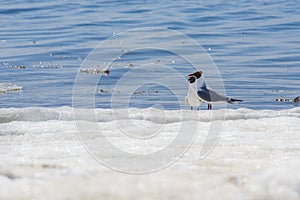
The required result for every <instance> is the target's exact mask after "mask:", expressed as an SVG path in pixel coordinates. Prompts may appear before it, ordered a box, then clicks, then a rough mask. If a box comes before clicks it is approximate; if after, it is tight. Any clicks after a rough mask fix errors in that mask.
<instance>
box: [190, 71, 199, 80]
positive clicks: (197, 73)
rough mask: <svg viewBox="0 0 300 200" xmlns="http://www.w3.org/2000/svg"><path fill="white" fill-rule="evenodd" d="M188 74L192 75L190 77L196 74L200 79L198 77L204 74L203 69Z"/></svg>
mask: <svg viewBox="0 0 300 200" xmlns="http://www.w3.org/2000/svg"><path fill="white" fill-rule="evenodd" d="M188 76H190V77H193V76H195V77H196V78H197V79H198V78H200V77H201V76H202V71H197V72H194V73H192V74H189V75H188Z"/></svg>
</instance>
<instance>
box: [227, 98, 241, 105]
mask: <svg viewBox="0 0 300 200" xmlns="http://www.w3.org/2000/svg"><path fill="white" fill-rule="evenodd" d="M227 102H228V103H231V104H233V103H235V102H243V100H240V99H233V98H228V99H227Z"/></svg>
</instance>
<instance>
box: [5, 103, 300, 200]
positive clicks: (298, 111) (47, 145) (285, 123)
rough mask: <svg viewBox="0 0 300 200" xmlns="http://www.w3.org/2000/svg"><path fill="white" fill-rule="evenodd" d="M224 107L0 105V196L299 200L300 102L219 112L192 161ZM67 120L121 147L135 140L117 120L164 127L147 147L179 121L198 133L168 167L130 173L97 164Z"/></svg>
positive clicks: (162, 138)
mask: <svg viewBox="0 0 300 200" xmlns="http://www.w3.org/2000/svg"><path fill="white" fill-rule="evenodd" d="M77 111H78V110H77ZM223 111H224V110H214V111H211V112H210V111H205V110H201V111H189V110H182V111H180V110H168V111H162V110H158V109H154V108H149V109H134V108H131V109H124V110H111V109H95V112H94V111H91V110H88V109H86V110H85V109H82V110H80V112H76V113H77V114H76V115H74V113H73V112H72V108H69V107H60V108H7V109H0V138H1V145H0V155H1V157H0V160H1V162H0V184H1V187H0V199H183V198H184V199H283V198H286V199H299V198H300V172H299V167H300V160H299V157H300V136H299V133H300V108H299V107H296V108H293V109H289V110H282V111H270V110H263V111H255V110H248V109H238V110H226V111H225V120H224V124H223V127H222V129H221V133H220V137H219V140H218V142H217V144H216V146H215V148H214V149H213V150H212V152H211V153H210V154H209V155H208V156H207V157H206V158H204V159H199V153H200V150H201V148H202V146H203V143H204V141H205V138H206V137H207V132H208V129H209V127H210V125H211V123H212V122H213V121H218V120H222V119H223V118H224V116H223V115H222V113H223ZM91 112H92V113H94V114H95V116H96V118H95V119H96V120H90V118H89V115H90V114H91ZM78 113H79V114H78ZM212 113H213V114H212ZM116 116H117V117H116ZM74 120H78V121H86V123H90V124H97V125H98V126H99V127H101V128H102V129H103V130H104V131H105V133H106V136H107V137H111V139H112V140H111V141H113V142H116V144H118V145H121V146H122V147H126V148H127V149H126V150H128V151H135V150H137V149H136V148H138V147H137V146H138V145H136V144H134V143H132V144H131V143H130V144H127V146H126V144H125V141H123V140H122V138H121V137H120V134H119V133H121V131H120V127H118V126H117V125H116V123H117V122H124V123H121V124H122V125H123V126H124V124H126V123H127V122H128V124H130V123H129V122H131V123H132V124H136V125H137V126H140V127H143V126H145V127H147V126H151V127H157V126H163V128H162V129H159V130H161V132H160V136H159V137H160V140H158V141H155V142H153V143H151V144H152V146H149V148H146V149H148V150H149V151H153V150H155V149H159V148H161V147H162V146H163V145H164V144H165V143H164V142H166V141H168V140H171V139H172V137H173V135H174V134H176V131H177V129H178V126H180V125H182V124H183V125H184V126H194V125H195V124H197V129H199V130H201V131H199V133H198V134H197V138H196V139H195V141H194V143H193V145H192V146H191V148H190V149H189V150H188V151H187V152H186V153H185V154H184V155H183V156H182V157H181V158H180V159H179V160H177V161H176V162H175V163H174V164H173V165H171V166H170V167H167V168H165V169H162V170H159V171H157V172H153V173H148V174H142V175H134V174H128V173H120V172H116V171H114V170H112V169H109V168H107V167H104V166H103V165H101V164H100V163H99V162H97V161H96V160H95V159H94V158H93V156H91V155H90V154H89V153H88V151H87V149H86V148H85V147H84V145H83V144H82V143H81V142H80V139H79V137H78V135H77V131H78V130H77V128H76V121H74ZM125 128H128V129H129V130H130V127H125ZM186 131H187V132H188V131H189V130H186ZM178 148H182V147H181V146H178Z"/></svg>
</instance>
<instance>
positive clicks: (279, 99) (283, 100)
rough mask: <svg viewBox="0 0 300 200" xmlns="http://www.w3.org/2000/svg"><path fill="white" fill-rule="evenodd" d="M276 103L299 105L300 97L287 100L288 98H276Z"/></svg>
mask: <svg viewBox="0 0 300 200" xmlns="http://www.w3.org/2000/svg"><path fill="white" fill-rule="evenodd" d="M275 101H278V102H293V103H299V101H300V96H297V97H295V98H294V99H290V98H286V97H282V96H281V97H276V98H275Z"/></svg>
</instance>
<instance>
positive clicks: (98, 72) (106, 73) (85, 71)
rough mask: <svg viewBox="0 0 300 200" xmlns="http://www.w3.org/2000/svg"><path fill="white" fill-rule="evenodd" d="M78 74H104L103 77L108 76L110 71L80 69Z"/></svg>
mask: <svg viewBox="0 0 300 200" xmlns="http://www.w3.org/2000/svg"><path fill="white" fill-rule="evenodd" d="M80 72H82V73H87V74H101V73H103V74H105V75H107V76H108V75H109V74H110V71H109V69H103V70H102V69H80Z"/></svg>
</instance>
